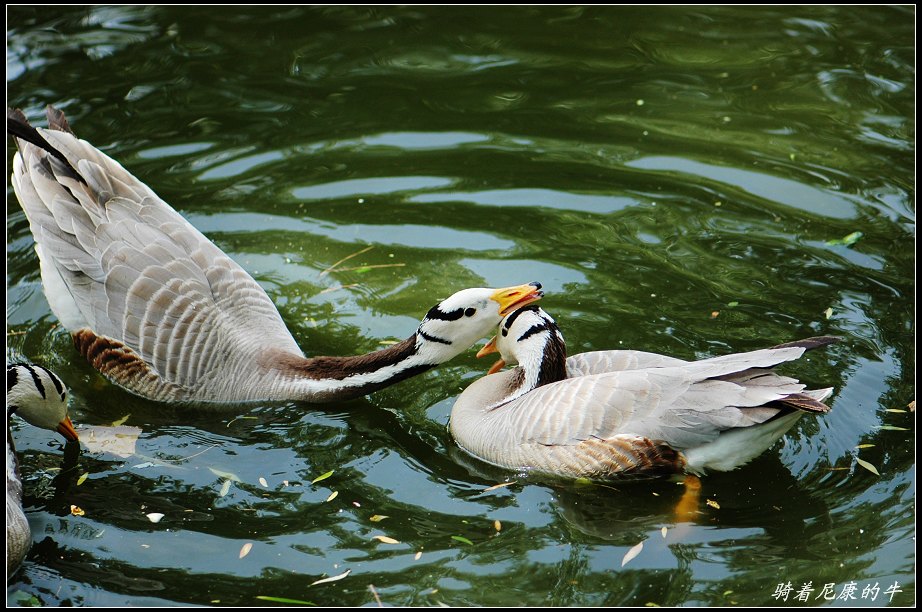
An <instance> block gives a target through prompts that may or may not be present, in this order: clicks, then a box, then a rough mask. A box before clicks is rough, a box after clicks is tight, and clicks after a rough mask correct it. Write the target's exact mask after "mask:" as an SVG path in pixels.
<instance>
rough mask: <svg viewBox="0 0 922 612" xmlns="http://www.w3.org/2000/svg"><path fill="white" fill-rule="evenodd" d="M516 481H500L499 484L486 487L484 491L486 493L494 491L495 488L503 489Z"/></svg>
mask: <svg viewBox="0 0 922 612" xmlns="http://www.w3.org/2000/svg"><path fill="white" fill-rule="evenodd" d="M515 482H516V481H514V480H513V481H511V482H501V483H499V484H495V485H493V486H492V487H487V488H486V489H484V490H483V492H484V493H486V492H487V491H494V490H496V489H502V488H503V487H508V486H510V485H514V484H515Z"/></svg>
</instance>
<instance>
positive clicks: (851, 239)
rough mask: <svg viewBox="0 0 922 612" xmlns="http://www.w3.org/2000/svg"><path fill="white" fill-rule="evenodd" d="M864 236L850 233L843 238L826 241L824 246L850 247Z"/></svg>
mask: <svg viewBox="0 0 922 612" xmlns="http://www.w3.org/2000/svg"><path fill="white" fill-rule="evenodd" d="M862 236H864V234H862V233H861V232H852V233H851V234H849V235H848V236H845V237H844V238H833V239H832V240H827V241H826V244H827V245H829V246H836V245H843V246H852V245H853V244H855V243H856V242H858V241H859V240H861V237H862Z"/></svg>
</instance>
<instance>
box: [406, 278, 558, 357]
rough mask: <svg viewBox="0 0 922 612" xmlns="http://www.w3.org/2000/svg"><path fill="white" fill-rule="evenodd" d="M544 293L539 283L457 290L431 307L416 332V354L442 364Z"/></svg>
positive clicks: (487, 334) (491, 331) (488, 333)
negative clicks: (499, 287)
mask: <svg viewBox="0 0 922 612" xmlns="http://www.w3.org/2000/svg"><path fill="white" fill-rule="evenodd" d="M543 295H544V293H543V292H542V291H541V283H538V282H532V283H528V284H525V285H516V286H514V287H504V288H502V289H485V288H473V289H463V290H461V291H458V292H457V293H455V294H454V295H452V296H451V297H449V298H446V299H444V300H442V301H441V302H439V303H438V304H436V305H435V306H433V307H432V308H431V309H430V310H429V312H428V313H426V316H425V317H424V318H423V320H422V321H421V322H420V324H419V328H418V329H417V331H416V336H417V353H418V354H419V355H422V356H425V357H426V359H427V361H428V362H429V363H434V364H438V363H442V362H444V361H448V360H449V359H451V358H452V357H455V356H456V355H459V354H460V353H462V352H464V351H465V350H467V349H468V348H469V347H471V346H473V345H474V344H475V343H477V341H478V340H480V339H482V338H484V337H486V336H489V335H490V334H491V333H493V332H494V331H495V330H496V328H497V326H498V325H499V323H500V322H501V321H502V320H503V317H505V316H507V315H508V314H509V313H511V312H513V311H515V310H516V309H518V308H522V307H525V306H528V305H529V304H532V303H534V302H536V301H538V300H539V299H541V297H542V296H543Z"/></svg>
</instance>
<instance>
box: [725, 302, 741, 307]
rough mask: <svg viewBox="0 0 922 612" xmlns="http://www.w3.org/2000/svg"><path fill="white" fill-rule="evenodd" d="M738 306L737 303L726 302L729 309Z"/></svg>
mask: <svg viewBox="0 0 922 612" xmlns="http://www.w3.org/2000/svg"><path fill="white" fill-rule="evenodd" d="M739 305H740V303H739V302H727V306H729V307H730V308H735V307H736V306H739Z"/></svg>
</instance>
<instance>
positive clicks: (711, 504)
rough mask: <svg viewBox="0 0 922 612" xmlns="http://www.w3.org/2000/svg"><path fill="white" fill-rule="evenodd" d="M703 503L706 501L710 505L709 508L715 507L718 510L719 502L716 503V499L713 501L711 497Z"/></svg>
mask: <svg viewBox="0 0 922 612" xmlns="http://www.w3.org/2000/svg"><path fill="white" fill-rule="evenodd" d="M705 503H706V504H707V505H708V506H710V507H711V508H716V509H717V510H720V504H718V503H717V502H716V501H714V500H713V499H709V500H707V501H706V502H705Z"/></svg>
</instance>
